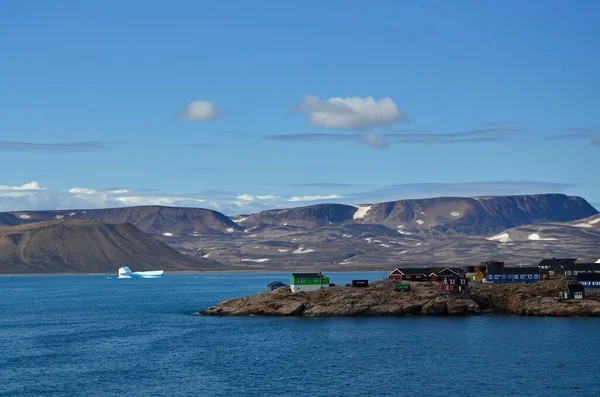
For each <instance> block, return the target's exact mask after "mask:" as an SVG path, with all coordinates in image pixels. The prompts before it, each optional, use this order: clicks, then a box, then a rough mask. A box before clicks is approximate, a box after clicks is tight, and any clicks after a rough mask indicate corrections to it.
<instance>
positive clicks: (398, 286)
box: [394, 283, 410, 292]
mask: <svg viewBox="0 0 600 397" xmlns="http://www.w3.org/2000/svg"><path fill="white" fill-rule="evenodd" d="M394 291H398V292H410V284H404V283H395V284H394Z"/></svg>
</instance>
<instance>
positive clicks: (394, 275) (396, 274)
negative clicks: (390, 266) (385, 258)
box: [387, 269, 402, 280]
mask: <svg viewBox="0 0 600 397" xmlns="http://www.w3.org/2000/svg"><path fill="white" fill-rule="evenodd" d="M387 278H388V280H402V271H401V270H400V269H394V270H392V271H391V272H390V274H388V277H387Z"/></svg>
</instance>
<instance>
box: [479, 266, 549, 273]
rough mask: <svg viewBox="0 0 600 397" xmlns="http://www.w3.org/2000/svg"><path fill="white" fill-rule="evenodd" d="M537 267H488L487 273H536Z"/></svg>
mask: <svg viewBox="0 0 600 397" xmlns="http://www.w3.org/2000/svg"><path fill="white" fill-rule="evenodd" d="M538 273H539V269H538V268H537V267H499V268H496V269H489V270H488V274H538Z"/></svg>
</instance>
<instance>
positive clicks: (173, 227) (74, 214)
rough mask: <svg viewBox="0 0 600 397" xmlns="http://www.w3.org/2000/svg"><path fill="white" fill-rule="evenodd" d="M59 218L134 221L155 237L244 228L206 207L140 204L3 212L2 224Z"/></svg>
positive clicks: (135, 224) (138, 226)
mask: <svg viewBox="0 0 600 397" xmlns="http://www.w3.org/2000/svg"><path fill="white" fill-rule="evenodd" d="M55 219H56V220H58V219H90V220H95V221H98V222H103V223H111V224H119V223H125V222H127V223H131V224H132V225H134V226H135V227H137V228H139V229H140V230H142V231H143V232H145V233H148V234H151V235H153V236H168V237H183V236H193V235H201V234H207V233H208V234H214V233H217V234H218V233H227V232H233V231H235V230H240V229H241V228H240V226H238V225H237V224H236V223H235V222H233V221H232V220H231V219H230V218H228V217H227V216H225V215H223V214H221V213H220V212H217V211H213V210H208V209H203V208H177V207H162V206H139V207H123V208H106V209H97V210H63V211H20V212H11V213H0V225H15V224H19V223H30V222H39V221H47V220H55Z"/></svg>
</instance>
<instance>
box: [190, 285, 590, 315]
mask: <svg viewBox="0 0 600 397" xmlns="http://www.w3.org/2000/svg"><path fill="white" fill-rule="evenodd" d="M410 285H411V291H410V292H398V291H395V290H394V289H393V282H391V281H387V280H382V281H376V282H374V283H372V284H370V285H369V287H367V288H353V287H343V286H332V287H329V288H324V289H322V290H319V291H314V292H309V293H305V292H302V293H296V294H294V293H292V292H291V290H290V288H289V287H285V288H280V289H278V290H275V291H270V292H260V293H258V294H255V295H252V296H249V297H246V298H236V299H231V300H228V301H224V302H221V303H219V304H217V305H215V306H212V307H210V308H208V309H206V310H204V311H201V312H200V313H199V314H201V315H216V316H320V317H346V316H404V315H430V316H470V315H479V314H481V313H482V312H490V313H497V314H512V315H521V316H552V317H578V316H586V317H595V316H600V299H598V298H595V297H586V299H584V300H577V301H576V300H563V301H560V300H558V299H557V297H558V293H559V291H562V290H563V289H564V286H565V281H564V280H551V281H544V282H542V283H531V284H482V283H476V282H472V283H471V287H470V291H469V293H468V295H465V296H451V295H447V294H442V293H440V291H439V285H438V284H435V283H431V282H412V283H410Z"/></svg>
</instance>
